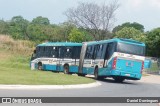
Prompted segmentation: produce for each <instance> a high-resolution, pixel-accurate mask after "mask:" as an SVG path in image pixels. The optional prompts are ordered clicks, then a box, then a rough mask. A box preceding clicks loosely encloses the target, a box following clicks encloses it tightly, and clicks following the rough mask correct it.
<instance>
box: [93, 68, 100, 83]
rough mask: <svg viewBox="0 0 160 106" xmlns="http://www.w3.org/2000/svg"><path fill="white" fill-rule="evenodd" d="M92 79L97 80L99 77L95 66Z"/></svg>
mask: <svg viewBox="0 0 160 106" xmlns="http://www.w3.org/2000/svg"><path fill="white" fill-rule="evenodd" d="M94 79H96V80H99V79H100V77H99V76H98V68H97V67H96V68H95V70H94Z"/></svg>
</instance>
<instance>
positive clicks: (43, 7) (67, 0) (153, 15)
mask: <svg viewBox="0 0 160 106" xmlns="http://www.w3.org/2000/svg"><path fill="white" fill-rule="evenodd" d="M79 1H81V2H95V3H98V4H102V3H104V2H106V3H107V2H111V1H112V0H0V5H1V9H0V18H1V19H4V20H10V19H11V18H12V17H13V16H17V15H21V16H23V17H24V18H25V19H27V20H29V21H31V20H32V19H33V18H35V17H37V16H43V17H47V18H49V20H50V22H51V23H53V24H58V23H62V22H64V21H66V20H67V17H66V16H65V15H63V13H64V11H66V10H67V9H68V8H70V7H76V6H77V2H79ZM119 4H120V7H119V9H118V10H117V11H116V19H117V20H116V22H115V24H114V26H116V25H119V24H122V23H124V22H138V23H140V24H142V25H144V27H145V30H146V31H147V30H151V29H153V28H157V27H160V0H119Z"/></svg>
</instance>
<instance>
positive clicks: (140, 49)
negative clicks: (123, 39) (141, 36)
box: [117, 43, 145, 56]
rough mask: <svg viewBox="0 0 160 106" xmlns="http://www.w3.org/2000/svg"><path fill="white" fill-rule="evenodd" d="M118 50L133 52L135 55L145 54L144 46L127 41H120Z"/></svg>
mask: <svg viewBox="0 0 160 106" xmlns="http://www.w3.org/2000/svg"><path fill="white" fill-rule="evenodd" d="M117 51H118V52H122V53H128V54H133V55H140V56H144V55H145V47H144V46H139V45H133V44H127V43H118V45H117Z"/></svg>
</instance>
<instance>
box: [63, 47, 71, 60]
mask: <svg viewBox="0 0 160 106" xmlns="http://www.w3.org/2000/svg"><path fill="white" fill-rule="evenodd" d="M72 49H73V47H66V48H65V55H64V57H65V58H72Z"/></svg>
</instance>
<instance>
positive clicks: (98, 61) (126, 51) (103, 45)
mask: <svg viewBox="0 0 160 106" xmlns="http://www.w3.org/2000/svg"><path fill="white" fill-rule="evenodd" d="M144 60H145V44H144V43H141V42H138V41H135V40H131V39H118V38H114V39H110V40H102V41H92V42H83V44H82V49H81V55H80V61H79V67H78V74H79V75H87V74H91V75H94V76H95V79H102V78H106V77H112V78H113V79H114V80H115V81H116V82H123V81H124V80H125V79H130V80H140V79H141V76H142V70H143V68H144Z"/></svg>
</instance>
